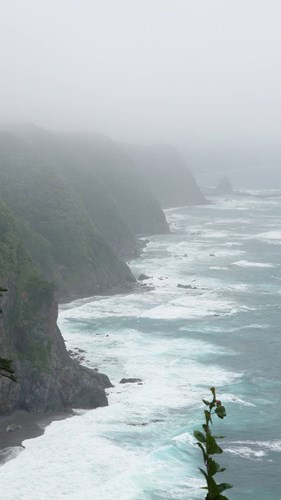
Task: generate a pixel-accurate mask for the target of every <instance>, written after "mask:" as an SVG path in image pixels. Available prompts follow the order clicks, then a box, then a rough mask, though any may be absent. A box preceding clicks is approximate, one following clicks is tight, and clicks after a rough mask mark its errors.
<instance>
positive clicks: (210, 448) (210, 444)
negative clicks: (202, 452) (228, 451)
mask: <svg viewBox="0 0 281 500" xmlns="http://www.w3.org/2000/svg"><path fill="white" fill-rule="evenodd" d="M206 449H207V454H208V455H216V454H218V453H222V449H221V448H220V447H219V445H218V443H217V442H216V440H215V438H214V437H213V436H212V435H211V434H207V438H206Z"/></svg>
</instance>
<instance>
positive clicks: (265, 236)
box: [252, 230, 281, 244]
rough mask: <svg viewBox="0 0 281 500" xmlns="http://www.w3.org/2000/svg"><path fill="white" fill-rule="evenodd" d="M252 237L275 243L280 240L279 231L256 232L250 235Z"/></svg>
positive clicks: (280, 232)
mask: <svg viewBox="0 0 281 500" xmlns="http://www.w3.org/2000/svg"><path fill="white" fill-rule="evenodd" d="M252 238H253V239H257V240H261V241H266V242H267V243H277V244H279V242H280V240H281V231H279V230H276V231H266V232H264V233H258V234H255V235H254V236H252Z"/></svg>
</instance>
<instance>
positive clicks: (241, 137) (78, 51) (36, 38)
mask: <svg viewBox="0 0 281 500" xmlns="http://www.w3.org/2000/svg"><path fill="white" fill-rule="evenodd" d="M280 25H281V1H280V0H48V1H46V0H0V64H1V79H0V110H1V118H2V119H3V120H16V121H17V120H21V121H31V122H34V123H37V124H39V125H43V126H45V127H49V128H55V129H70V130H73V129H86V128H90V129H92V130H96V131H99V132H102V133H106V134H108V135H111V136H112V137H113V138H115V139H117V140H121V141H130V142H147V143H152V142H169V143H172V144H175V145H179V146H180V147H181V148H182V150H184V149H185V150H186V152H187V154H188V152H190V158H191V159H192V161H195V163H196V158H197V159H198V162H199V163H200V160H202V159H203V160H204V159H205V160H206V158H205V157H204V154H205V156H206V155H208V154H209V152H210V151H211V152H212V153H213V154H214V155H215V156H217V158H218V159H219V156H220V154H222V153H221V152H222V151H225V150H228V148H229V151H235V150H236V149H237V147H238V148H240V149H241V148H242V149H241V150H242V151H243V148H246V149H247V148H248V146H249V145H250V149H252V150H253V149H255V145H256V147H257V150H256V152H255V154H256V155H257V156H258V153H259V150H260V148H262V149H264V148H265V149H266V150H267V149H268V148H273V149H274V148H276V150H278V151H279V149H278V148H279V141H280V125H281V93H280V89H281V68H280V61H281V57H280V54H281V29H280ZM261 145H262V146H261ZM196 151H197V152H198V155H197V153H196ZM204 152H205V153H204ZM196 155H197V156H196Z"/></svg>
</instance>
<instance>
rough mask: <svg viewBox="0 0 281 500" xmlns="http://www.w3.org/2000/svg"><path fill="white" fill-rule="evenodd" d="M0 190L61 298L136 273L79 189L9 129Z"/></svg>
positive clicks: (125, 280) (1, 155)
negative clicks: (108, 237) (91, 212)
mask: <svg viewBox="0 0 281 500" xmlns="http://www.w3.org/2000/svg"><path fill="white" fill-rule="evenodd" d="M0 195H1V196H2V198H3V199H4V200H5V201H6V202H7V204H8V205H9V207H10V208H11V210H12V211H13V214H14V215H15V217H16V219H17V222H18V226H19V228H20V231H21V234H22V238H23V241H24V244H25V245H26V248H27V249H28V251H29V253H30V254H31V256H32V258H33V262H34V263H35V264H36V266H37V269H38V270H39V271H40V273H42V275H43V276H44V277H45V278H47V279H48V280H52V281H54V282H55V283H56V285H57V287H58V289H59V293H60V297H61V298H64V299H66V298H72V297H79V296H86V295H94V294H98V293H103V292H105V291H109V290H110V289H112V288H114V287H117V286H119V287H120V286H125V287H126V286H127V285H128V284H129V283H132V282H133V281H134V278H133V276H132V274H131V272H130V270H129V268H128V267H127V266H126V264H125V263H123V262H121V261H120V260H119V259H118V258H117V256H116V255H115V254H114V252H113V251H112V249H111V248H110V247H109V245H108V244H106V242H104V240H103V239H102V237H101V235H100V233H99V231H98V230H97V229H96V228H95V226H94V224H93V221H92V220H91V218H90V216H89V214H88V213H87V210H86V209H85V207H84V205H83V202H82V200H81V198H80V197H79V194H77V193H76V192H75V191H74V189H73V188H72V186H71V185H70V184H69V183H68V182H67V181H66V180H65V179H64V178H63V177H62V175H61V174H59V173H58V172H57V170H56V169H55V168H54V166H53V165H52V164H50V163H48V162H47V161H44V160H43V159H42V158H41V157H40V156H38V155H37V154H35V153H34V152H33V151H32V150H30V148H29V147H28V146H27V145H26V144H25V143H24V142H22V140H21V139H19V138H17V137H16V136H13V135H10V134H4V133H2V134H0Z"/></svg>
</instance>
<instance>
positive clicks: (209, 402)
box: [202, 399, 211, 406]
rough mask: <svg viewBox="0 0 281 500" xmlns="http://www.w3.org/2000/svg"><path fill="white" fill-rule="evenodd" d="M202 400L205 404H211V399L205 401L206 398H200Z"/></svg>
mask: <svg viewBox="0 0 281 500" xmlns="http://www.w3.org/2000/svg"><path fill="white" fill-rule="evenodd" d="M202 401H203V403H204V404H205V405H206V406H210V404H211V401H207V399H202Z"/></svg>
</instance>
